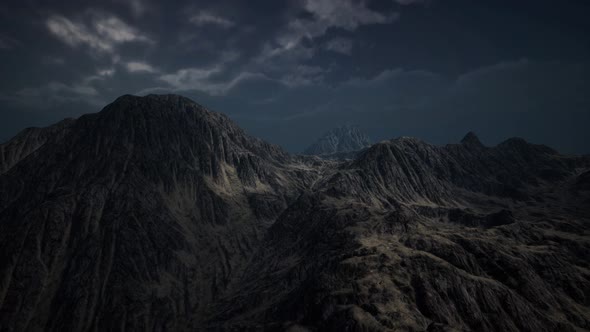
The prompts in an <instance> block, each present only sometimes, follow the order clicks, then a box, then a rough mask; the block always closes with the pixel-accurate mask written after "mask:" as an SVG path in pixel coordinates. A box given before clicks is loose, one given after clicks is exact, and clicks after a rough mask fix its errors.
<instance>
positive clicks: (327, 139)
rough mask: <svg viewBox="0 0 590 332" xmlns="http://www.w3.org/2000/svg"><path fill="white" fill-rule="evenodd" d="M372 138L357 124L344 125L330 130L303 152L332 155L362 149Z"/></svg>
mask: <svg viewBox="0 0 590 332" xmlns="http://www.w3.org/2000/svg"><path fill="white" fill-rule="evenodd" d="M370 145H371V140H370V139H369V137H367V135H365V134H363V133H362V132H361V131H360V130H359V128H358V127H356V126H342V127H338V128H334V129H332V130H330V131H328V132H327V133H326V134H324V136H322V137H320V138H319V139H318V140H317V141H316V142H315V143H313V144H312V145H310V146H309V147H308V148H307V149H305V151H304V152H303V153H304V154H306V155H331V154H337V153H346V152H353V151H358V150H362V149H364V148H367V147H369V146H370Z"/></svg>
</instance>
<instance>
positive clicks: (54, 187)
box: [0, 95, 590, 331]
mask: <svg viewBox="0 0 590 332" xmlns="http://www.w3.org/2000/svg"><path fill="white" fill-rule="evenodd" d="M348 134H350V131H349V132H348ZM329 136H330V135H329ZM336 136H339V135H336ZM348 136H349V137H358V138H359V139H358V140H356V139H355V140H353V141H354V142H351V143H350V144H349V143H345V144H344V143H343V144H341V142H342V141H341V140H338V142H339V143H337V144H332V143H333V142H334V140H332V139H328V140H323V141H326V142H332V143H329V144H323V143H321V144H318V145H316V146H317V147H318V148H313V149H310V150H308V151H307V153H309V154H321V155H324V154H333V153H336V152H343V151H344V150H343V148H342V146H345V145H346V146H347V147H346V150H347V151H352V150H359V149H361V151H359V152H358V153H356V154H355V155H354V157H353V158H346V159H337V158H320V157H317V156H305V155H303V156H297V155H291V154H288V153H286V152H284V151H283V150H282V149H281V148H279V147H277V146H274V145H271V144H268V143H265V142H264V141H261V140H259V139H256V138H253V137H251V136H249V135H247V134H246V133H245V132H244V131H243V130H241V129H240V128H239V127H238V126H236V125H235V124H234V123H233V122H232V121H231V120H230V119H229V118H228V117H226V116H225V115H223V114H220V113H215V112H211V111H209V110H207V109H205V108H204V107H202V106H200V105H198V104H196V103H195V102H193V101H191V100H189V99H187V98H184V97H181V96H176V95H148V96H145V97H135V96H130V95H125V96H122V97H120V98H118V99H117V100H115V101H114V102H113V103H111V104H110V105H108V106H106V107H105V108H104V109H103V110H102V111H101V112H99V113H96V114H88V115H84V116H81V117H80V118H78V119H75V120H74V119H70V120H64V121H62V122H60V123H58V124H56V125H54V126H51V127H47V128H34V129H27V130H25V131H23V132H22V133H20V134H19V135H17V136H16V137H14V138H13V139H12V140H10V141H8V142H6V143H4V144H1V145H0V330H1V331H39V330H43V331H120V330H125V331H145V330H149V331H193V330H216V331H219V330H290V331H463V330H466V331H582V330H588V329H590V311H589V310H588V308H589V307H590V259H589V257H590V236H589V235H590V157H588V156H566V155H561V154H559V153H558V152H556V151H554V150H552V149H550V148H548V147H546V146H542V145H534V144H530V143H527V142H525V141H524V140H522V139H519V138H511V139H508V140H506V141H505V142H503V143H501V144H499V145H497V146H495V147H487V146H484V145H483V144H482V143H481V142H480V141H479V140H478V139H477V137H476V136H475V135H474V134H472V133H470V134H468V135H467V136H466V137H465V138H464V139H463V140H462V141H461V143H459V144H449V145H446V146H435V145H431V144H428V143H425V142H422V141H420V140H418V139H414V138H407V137H403V138H397V139H392V140H389V141H382V142H380V143H377V144H374V145H370V144H369V141H368V140H366V138H364V137H363V136H362V135H360V134H358V133H356V134H354V135H348ZM347 142H348V141H347ZM327 145H329V149H324V146H327ZM320 146H322V147H321V148H320Z"/></svg>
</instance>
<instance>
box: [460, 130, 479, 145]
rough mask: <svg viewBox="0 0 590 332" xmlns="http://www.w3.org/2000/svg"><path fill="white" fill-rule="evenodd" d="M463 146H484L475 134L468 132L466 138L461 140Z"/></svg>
mask: <svg viewBox="0 0 590 332" xmlns="http://www.w3.org/2000/svg"><path fill="white" fill-rule="evenodd" d="M461 144H464V145H468V146H479V147H483V146H484V145H483V144H482V143H481V141H480V140H479V138H478V137H477V135H475V133H474V132H472V131H470V132H468V133H467V134H466V135H465V137H463V139H462V140H461Z"/></svg>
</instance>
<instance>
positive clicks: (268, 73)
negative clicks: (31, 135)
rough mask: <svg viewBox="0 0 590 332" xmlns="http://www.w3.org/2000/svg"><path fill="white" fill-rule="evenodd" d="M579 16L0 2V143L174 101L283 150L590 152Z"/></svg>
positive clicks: (527, 4) (509, 8)
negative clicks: (476, 146)
mask: <svg viewBox="0 0 590 332" xmlns="http://www.w3.org/2000/svg"><path fill="white" fill-rule="evenodd" d="M589 8H590V4H588V3H587V2H583V1H570V2H567V3H564V4H560V6H555V4H554V2H552V1H548V0H540V1H532V0H524V1H518V2H498V1H493V0H489V1H488V0H484V1H477V2H474V1H469V0H448V1H447V0H445V1H443V0H294V1H275V0H260V1H248V2H244V1H230V0H216V1H199V2H194V1H188V0H180V1H174V2H157V1H153V0H130V1H123V0H110V1H101V2H99V1H85V2H81V1H73V0H67V1H64V0H61V1H53V2H51V3H48V2H41V1H38V0H32V1H29V2H27V3H26V4H22V3H21V2H17V1H16V0H9V1H7V2H6V1H5V2H3V3H2V4H1V5H0V19H1V20H2V22H3V25H2V30H1V31H0V68H1V70H2V73H3V77H9V78H10V79H5V80H1V81H0V137H1V138H2V139H8V138H9V137H10V136H12V135H14V134H15V133H16V132H17V131H18V130H20V129H21V128H23V127H27V126H30V125H46V124H50V123H51V122H55V121H57V120H60V119H61V118H63V117H69V116H78V115H80V114H83V113H87V112H94V111H98V110H100V108H101V106H103V105H105V104H106V103H108V102H109V101H111V100H114V99H115V98H116V97H118V96H119V95H122V94H125V93H134V94H147V93H179V94H183V95H187V96H189V97H191V98H193V99H195V100H196V101H197V102H199V103H201V104H204V105H206V106H209V107H211V108H213V109H214V110H218V111H222V112H225V113H227V114H229V115H230V116H231V117H232V118H233V119H235V120H236V121H238V123H239V124H240V125H242V126H244V127H245V128H246V130H248V131H249V132H250V133H252V134H254V135H256V136H260V137H263V138H265V139H267V140H269V141H271V142H274V143H279V144H281V145H282V146H284V147H286V148H287V149H289V150H291V151H299V150H301V149H302V148H303V146H305V145H306V144H307V143H309V142H310V141H311V140H313V139H314V138H315V137H316V136H318V135H320V134H321V133H322V132H323V131H325V130H327V129H330V128H331V127H333V126H337V125H340V124H343V123H356V124H358V125H360V126H361V128H364V129H366V130H367V131H368V132H370V133H371V134H372V136H374V137H373V138H374V139H385V138H391V137H395V136H399V135H409V136H418V137H421V138H424V139H426V140H429V141H431V142H435V143H445V142H452V141H456V140H457V139H458V138H460V137H461V136H462V135H463V134H464V132H466V131H468V130H475V131H476V132H478V133H479V134H480V135H481V137H482V138H483V139H484V141H486V142H488V143H490V144H493V143H496V142H497V141H498V140H500V139H501V138H504V137H506V136H514V135H517V136H523V137H525V138H527V139H530V140H533V141H535V142H539V143H546V144H549V145H553V146H555V147H557V148H559V149H561V150H563V151H565V152H590V146H588V143H586V142H590V137H589V136H588V135H589V134H588V133H587V132H588V131H587V130H586V128H584V127H585V125H584V124H585V123H587V122H588V121H590V119H589V115H588V114H590V100H589V98H588V97H587V96H588V95H590V91H588V87H589V86H590V82H589V78H588V76H589V75H590V61H589V60H588V59H590V44H588V43H587V42H586V40H587V34H586V31H588V30H590V22H589V21H588V20H587V16H588V15H587V14H588V13H589ZM498 22H502V24H498ZM523 59H525V60H523ZM302 133H305V137H303V136H302Z"/></svg>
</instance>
